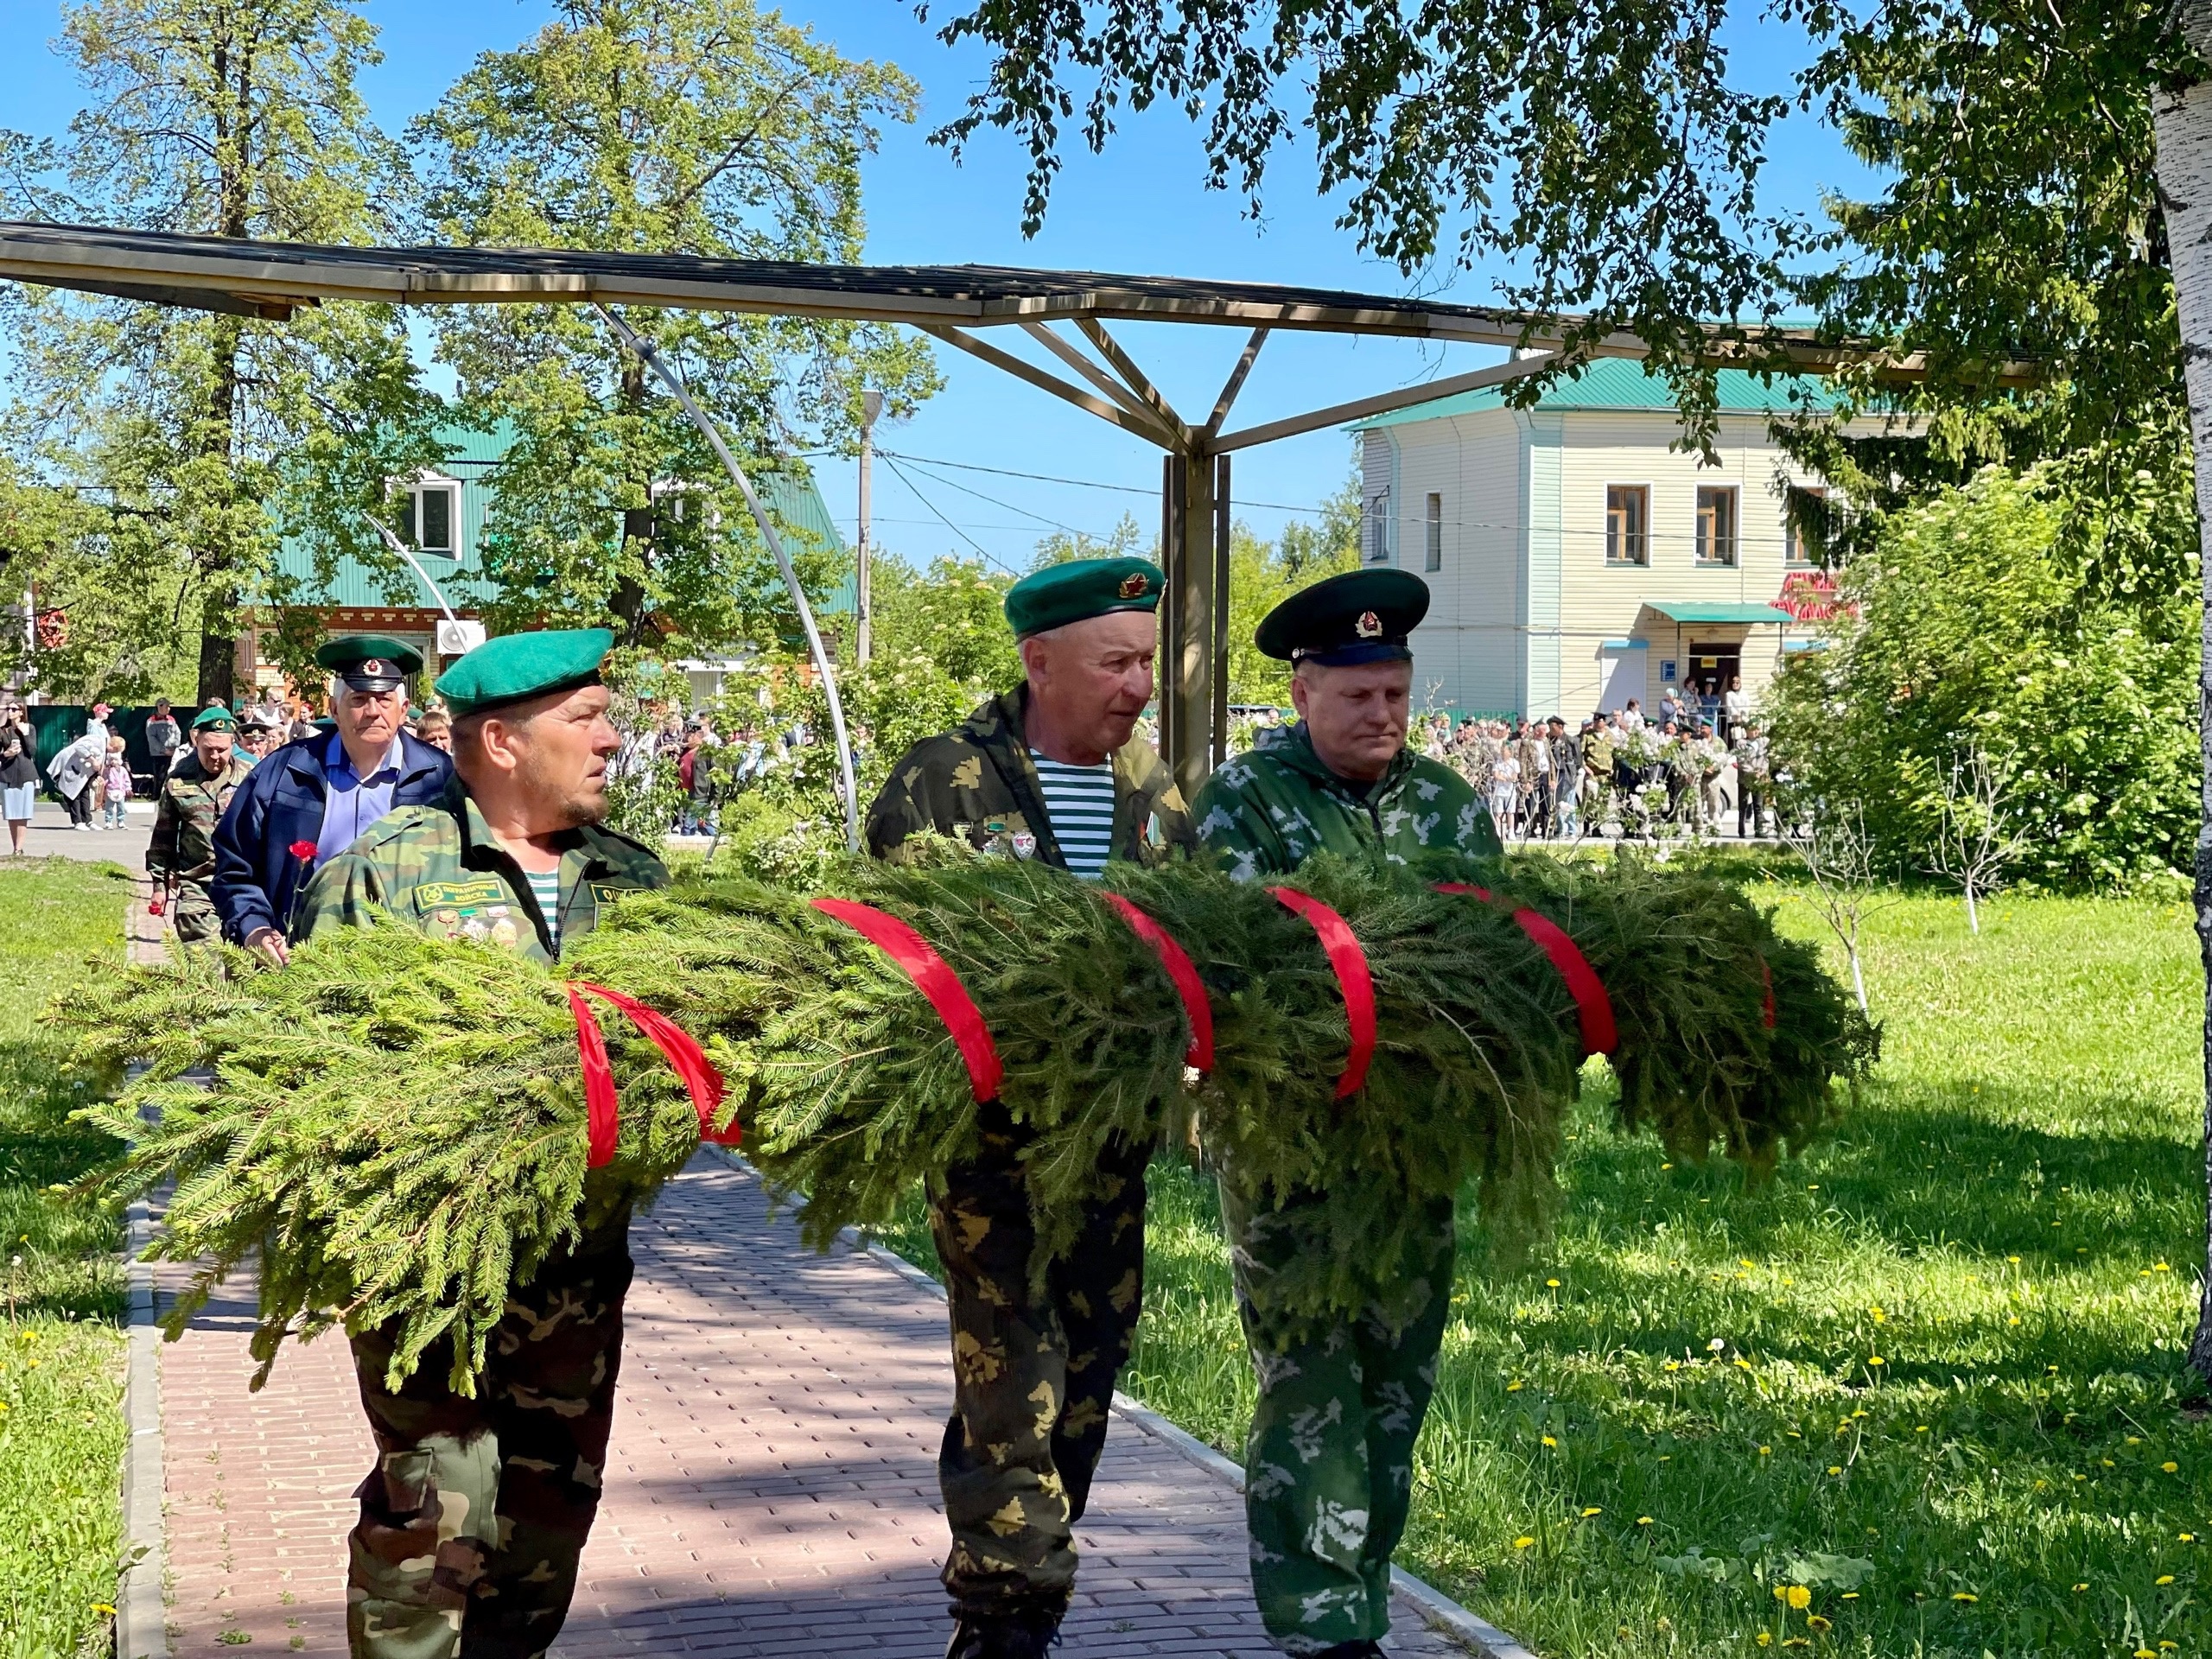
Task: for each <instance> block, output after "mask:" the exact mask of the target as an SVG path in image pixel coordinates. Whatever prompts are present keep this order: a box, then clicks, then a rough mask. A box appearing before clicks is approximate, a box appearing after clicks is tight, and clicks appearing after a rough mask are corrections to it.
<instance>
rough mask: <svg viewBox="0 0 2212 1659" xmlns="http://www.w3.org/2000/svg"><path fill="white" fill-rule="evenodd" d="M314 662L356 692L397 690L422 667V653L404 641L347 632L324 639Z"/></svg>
mask: <svg viewBox="0 0 2212 1659" xmlns="http://www.w3.org/2000/svg"><path fill="white" fill-rule="evenodd" d="M315 661H316V662H317V663H318V664H321V666H322V667H324V668H327V669H328V670H329V671H331V672H332V673H334V674H335V675H336V676H337V677H339V679H340V681H342V682H343V683H346V685H349V686H351V687H352V688H353V690H356V691H397V690H398V689H399V688H400V687H401V686H403V685H404V684H406V683H407V677H408V676H409V675H410V674H412V673H414V672H415V671H416V670H417V669H419V668H421V667H422V666H423V653H422V652H419V651H417V650H416V649H415V647H414V646H412V645H409V644H408V643H407V642H406V641H405V640H404V639H392V638H391V636H390V635H388V634H382V633H348V634H343V635H341V636H340V637H339V638H338V639H331V640H326V641H325V642H324V644H323V646H322V648H321V650H320V651H318V652H315Z"/></svg>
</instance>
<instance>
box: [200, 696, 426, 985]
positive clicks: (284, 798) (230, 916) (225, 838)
mask: <svg viewBox="0 0 2212 1659" xmlns="http://www.w3.org/2000/svg"><path fill="white" fill-rule="evenodd" d="M329 747H330V734H329V733H327V732H317V733H316V734H315V735H314V736H313V737H303V738H302V739H300V740H299V741H297V742H296V743H287V744H286V745H285V746H284V747H283V748H281V749H278V750H277V751H276V752H275V753H270V754H266V755H264V756H263V757H262V758H261V759H260V760H257V761H256V762H255V763H254V767H253V770H252V771H251V772H248V773H247V774H246V779H245V782H244V783H243V784H240V785H238V793H237V794H235V795H233V796H232V797H231V804H230V807H229V810H226V812H225V813H224V814H223V821H222V823H219V824H218V825H216V826H215V874H214V879H213V880H212V881H210V882H209V883H208V887H209V890H210V892H211V893H212V895H213V898H214V900H215V913H216V914H217V915H219V916H220V917H221V918H223V937H224V938H226V939H228V940H230V941H231V943H232V944H245V939H246V936H247V935H248V934H250V933H251V932H253V931H255V930H256V929H257V928H264V927H273V928H275V929H277V931H279V932H284V931H287V930H288V929H289V925H290V923H291V919H292V900H293V899H294V898H295V897H296V895H297V893H298V892H299V889H300V887H301V885H302V876H303V874H305V872H306V870H307V867H308V861H306V860H303V859H300V858H296V857H294V856H293V855H292V850H291V849H292V843H293V842H300V841H308V842H311V841H314V840H315V838H316V837H317V836H318V835H320V834H321V829H322V808H323V802H324V800H325V798H327V794H328V792H329V791H328V789H327V786H326V785H325V784H324V782H323V776H322V757H323V754H324V753H325V751H327V749H328V748H329ZM399 757H400V758H399V782H398V783H397V785H395V786H394V787H393V789H392V791H391V804H392V806H393V807H394V808H395V809H397V808H399V807H403V806H419V805H421V804H424V803H425V802H429V801H435V800H436V799H437V798H439V797H440V796H441V795H442V794H443V793H444V792H445V787H446V779H448V778H450V777H452V776H453V760H452V757H451V756H449V755H448V754H447V753H445V751H444V750H442V749H434V748H432V747H430V746H429V744H427V743H424V742H423V741H419V740H418V739H416V738H413V737H410V736H409V735H408V734H406V733H404V732H403V733H401V734H400V736H399Z"/></svg>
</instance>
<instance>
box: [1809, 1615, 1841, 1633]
mask: <svg viewBox="0 0 2212 1659" xmlns="http://www.w3.org/2000/svg"><path fill="white" fill-rule="evenodd" d="M1805 1628H1806V1629H1807V1630H1834V1628H1835V1625H1834V1622H1833V1621H1832V1620H1829V1619H1825V1618H1821V1616H1820V1615H1819V1614H1818V1613H1808V1614H1806V1615H1805Z"/></svg>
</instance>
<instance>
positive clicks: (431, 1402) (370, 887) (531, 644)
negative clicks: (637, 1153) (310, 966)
mask: <svg viewBox="0 0 2212 1659" xmlns="http://www.w3.org/2000/svg"><path fill="white" fill-rule="evenodd" d="M612 644H613V635H612V634H611V633H609V632H607V630H605V629H603V628H582V629H574V630H569V631H564V632H544V633H523V634H508V635H503V636H502V637H500V638H499V639H492V640H487V641H486V643H485V644H483V645H479V646H478V647H477V648H476V649H475V650H474V651H472V652H469V653H468V654H467V656H466V657H463V658H461V660H460V661H459V662H457V663H455V664H454V665H453V666H452V667H451V668H449V669H448V670H447V671H446V672H445V673H444V674H443V675H442V676H441V677H439V680H438V683H437V689H438V691H439V694H440V695H441V696H443V697H444V698H445V700H446V704H447V706H448V709H451V710H452V713H453V764H454V777H453V780H452V782H451V783H450V784H449V785H448V787H447V790H446V791H445V793H444V795H443V796H442V798H440V799H438V800H437V801H435V802H434V803H431V804H427V805H420V806H406V807H400V808H397V810H393V811H392V812H391V813H390V814H388V815H386V816H385V817H382V818H380V819H378V821H377V823H375V824H373V825H372V827H371V828H370V829H368V831H367V832H366V833H365V834H364V835H363V836H360V837H359V839H358V840H356V841H354V842H353V843H352V844H351V845H349V846H347V847H346V848H345V849H343V850H342V851H340V853H338V854H337V855H336V856H334V857H333V858H331V859H329V860H328V861H326V862H325V863H323V865H322V866H321V868H319V869H318V870H317V871H316V872H315V876H314V878H313V879H312V880H310V881H309V882H308V887H307V891H306V892H305V893H303V894H302V898H301V900H300V908H299V923H298V926H297V929H296V933H297V936H298V938H300V939H301V940H302V941H303V942H307V943H310V944H311V943H312V941H313V940H314V939H315V938H316V937H317V936H318V935H320V934H322V933H324V932H327V931H329V930H331V929H333V928H338V927H360V926H367V925H372V923H374V922H376V921H377V920H378V919H379V918H382V919H397V920H398V921H400V922H402V923H404V924H405V925H409V926H411V927H416V928H419V929H421V930H422V931H423V932H425V933H428V934H429V935H431V936H432V937H434V938H446V939H462V940H469V941H473V942H474V943H476V944H480V945H482V946H484V947H485V948H486V949H490V950H514V951H518V952H520V953H521V954H523V955H524V956H527V957H531V959H532V960H534V961H538V962H550V961H553V960H554V959H556V957H559V955H560V954H561V950H562V947H563V945H564V944H567V943H568V942H569V940H571V939H574V938H576V937H578V936H579V935H581V934H583V933H588V932H589V931H591V929H592V928H593V926H594V925H595V924H596V923H597V921H598V919H599V916H600V914H601V912H602V911H603V910H605V909H606V908H607V906H612V905H615V904H619V903H620V902H621V900H622V899H623V897H624V896H625V895H626V894H628V893H634V892H637V891H639V890H640V889H643V888H650V887H663V886H665V885H666V884H667V880H668V872H667V870H666V869H665V868H663V867H662V864H661V861H660V860H659V859H658V858H657V857H656V856H655V855H653V854H652V852H651V851H649V850H648V849H646V848H645V847H644V846H642V845H640V844H639V842H634V841H632V840H631V839H630V838H629V837H628V836H623V835H619V834H617V833H616V832H615V831H613V830H612V829H608V828H607V825H606V822H605V820H606V817H607V762H608V760H610V759H611V758H612V757H613V754H614V753H615V751H616V750H617V749H618V748H620V747H621V741H622V740H621V736H620V734H619V733H617V732H616V730H615V729H614V727H613V724H612V723H611V722H610V721H608V719H607V701H608V694H607V688H606V686H605V685H604V684H603V683H601V679H600V664H601V660H602V659H603V658H605V657H606V655H607V649H608V647H609V646H610V645H612ZM628 1239H629V1212H628V1210H627V1208H626V1207H625V1208H624V1209H623V1210H621V1211H619V1212H617V1213H616V1214H614V1215H613V1216H612V1217H609V1218H608V1219H607V1220H606V1221H605V1222H603V1223H599V1224H592V1225H588V1226H587V1228H586V1230H585V1232H584V1236H583V1237H582V1239H581V1240H580V1241H579V1242H578V1243H575V1244H574V1245H573V1246H570V1247H569V1248H568V1249H564V1250H563V1251H562V1252H560V1253H559V1254H557V1255H555V1256H553V1257H552V1258H550V1260H548V1261H547V1262H545V1264H544V1265H543V1267H541V1268H539V1269H538V1271H537V1275H536V1276H535V1277H534V1278H532V1279H531V1281H529V1282H527V1283H518V1284H514V1285H511V1286H510V1287H509V1288H508V1292H507V1317H506V1319H505V1321H504V1322H503V1323H502V1324H501V1325H500V1326H499V1332H497V1333H496V1334H495V1335H494V1337H493V1341H492V1344H491V1348H490V1353H491V1369H490V1371H489V1373H488V1374H487V1375H486V1376H485V1377H484V1378H482V1379H481V1380H480V1382H479V1383H478V1393H477V1395H476V1397H475V1398H474V1399H463V1398H461V1397H460V1396H458V1395H454V1394H452V1393H450V1392H448V1390H447V1389H446V1388H445V1386H444V1381H443V1379H444V1378H445V1376H446V1374H447V1361H446V1359H445V1358H443V1357H440V1355H439V1354H438V1352H437V1351H436V1350H435V1349H433V1350H432V1351H430V1352H429V1353H427V1354H425V1355H424V1356H423V1361H422V1363H421V1364H420V1366H419V1367H418V1368H417V1369H416V1371H415V1373H414V1374H413V1376H410V1378H409V1379H408V1380H407V1382H406V1383H404V1385H403V1386H402V1387H401V1388H400V1389H397V1391H396V1392H395V1391H393V1390H391V1389H387V1388H386V1387H385V1367H386V1365H387V1364H388V1363H389V1362H390V1360H391V1337H390V1335H389V1333H388V1332H385V1331H383V1330H374V1331H365V1332H361V1333H360V1334H359V1335H358V1336H356V1337H354V1338H353V1361H354V1369H355V1370H356V1372H357V1373H358V1376H359V1383H360V1389H361V1401H362V1404H363V1405H364V1406H365V1408H367V1411H368V1414H369V1425H370V1427H371V1429H372V1432H373V1433H374V1434H375V1436H376V1442H377V1452H378V1456H377V1462H376V1467H375V1468H374V1469H372V1471H370V1472H369V1475H368V1478H366V1479H365V1480H364V1481H363V1482H362V1484H361V1486H360V1489H359V1492H358V1494H357V1496H358V1497H359V1499H360V1503H361V1513H360V1519H359V1522H357V1523H356V1524H355V1526H354V1528H353V1534H352V1536H351V1539H350V1543H349V1559H348V1570H347V1575H346V1633H347V1639H348V1641H349V1642H350V1643H351V1644H352V1649H353V1654H354V1655H355V1656H356V1659H454V1656H456V1655H457V1654H460V1653H462V1652H466V1653H467V1654H468V1655H470V1656H471V1659H477V1656H484V1659H494V1656H496V1659H524V1656H535V1655H539V1654H543V1653H544V1652H545V1650H546V1649H548V1648H549V1647H550V1646H551V1645H552V1643H553V1639H554V1637H555V1636H556V1634H558V1632H559V1630H560V1629H561V1625H562V1623H563V1620H564V1619H566V1618H567V1617H568V1611H569V1600H570V1599H571V1598H572V1597H573V1596H574V1594H575V1584H576V1562H577V1559H578V1557H579V1556H581V1555H582V1553H583V1547H584V1541H585V1539H586V1538H587V1537H588V1535H589V1534H590V1531H591V1525H592V1520H593V1517H594V1515H595V1514H596V1512H597V1510H598V1504H599V1494H600V1484H601V1474H602V1471H604V1469H605V1466H606V1462H607V1433H608V1431H609V1429H610V1428H611V1427H612V1426H613V1409H614V1385H615V1378H616V1376H617V1374H618V1373H619V1371H620V1367H621V1358H622V1303H623V1298H624V1296H625V1294H626V1292H627V1290H628V1288H629V1284H630V1276H631V1261H630V1252H629V1243H628Z"/></svg>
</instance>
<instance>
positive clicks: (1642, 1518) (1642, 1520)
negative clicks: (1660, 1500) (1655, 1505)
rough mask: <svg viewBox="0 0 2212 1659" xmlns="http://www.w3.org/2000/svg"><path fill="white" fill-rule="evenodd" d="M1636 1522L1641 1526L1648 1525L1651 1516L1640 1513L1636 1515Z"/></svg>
mask: <svg viewBox="0 0 2212 1659" xmlns="http://www.w3.org/2000/svg"><path fill="white" fill-rule="evenodd" d="M1636 1524H1637V1526H1639V1527H1648V1526H1649V1525H1650V1524H1651V1517H1650V1516H1648V1515H1639V1516H1637V1517H1636Z"/></svg>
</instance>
